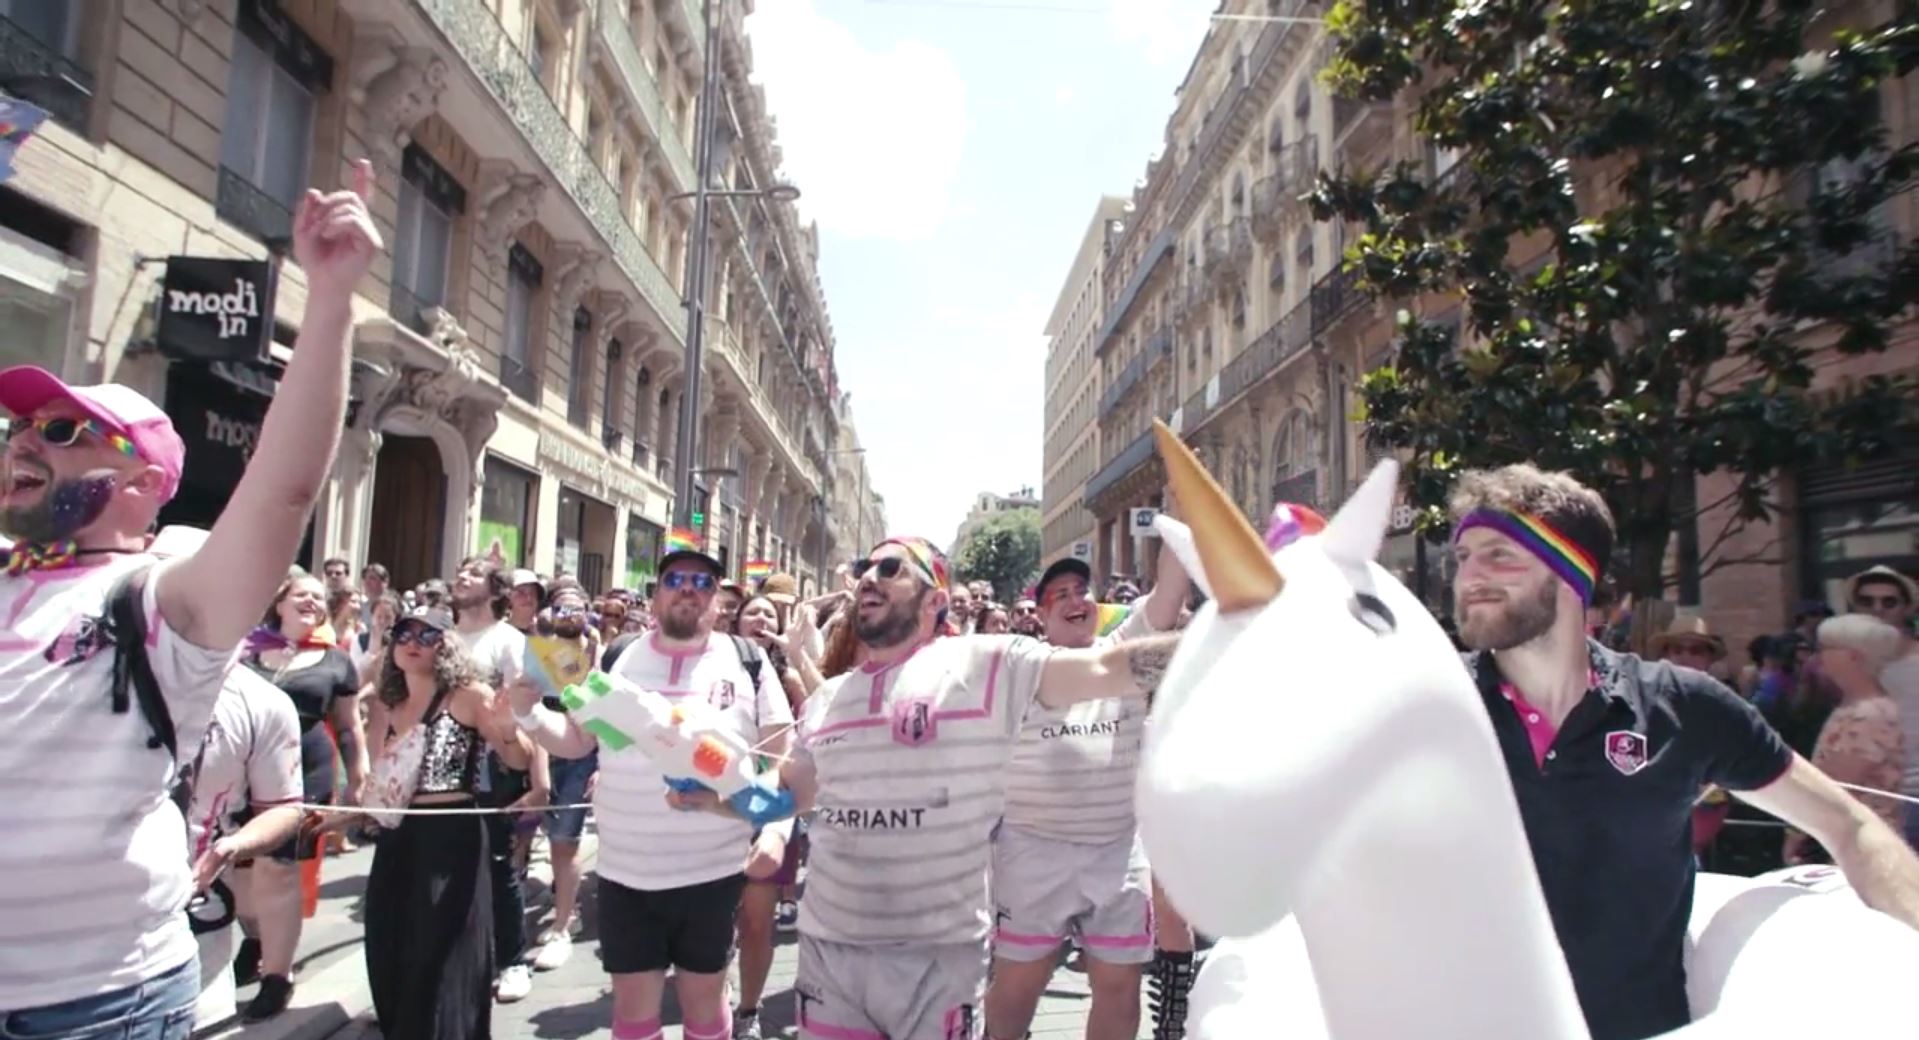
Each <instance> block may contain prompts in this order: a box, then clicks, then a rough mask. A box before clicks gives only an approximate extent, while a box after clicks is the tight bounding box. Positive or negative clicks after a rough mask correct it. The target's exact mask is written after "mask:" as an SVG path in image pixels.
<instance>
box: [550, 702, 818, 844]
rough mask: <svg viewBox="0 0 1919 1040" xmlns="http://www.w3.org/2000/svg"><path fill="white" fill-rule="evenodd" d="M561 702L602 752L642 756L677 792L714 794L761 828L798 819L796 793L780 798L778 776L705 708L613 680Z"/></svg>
mask: <svg viewBox="0 0 1919 1040" xmlns="http://www.w3.org/2000/svg"><path fill="white" fill-rule="evenodd" d="M560 701H561V703H563V704H565V705H566V710H567V712H568V714H570V715H572V716H573V718H574V720H575V721H577V722H578V723H579V725H580V728H581V729H583V730H586V731H587V732H588V733H591V734H593V737H594V739H595V740H598V741H599V742H600V747H601V748H603V749H605V750H607V751H613V752H619V751H626V750H628V749H634V750H637V751H639V753H640V754H643V755H645V756H646V757H647V758H649V759H651V760H652V761H653V764H655V765H657V766H659V767H660V771H661V772H663V773H665V774H666V782H667V786H669V787H672V788H673V789H674V790H677V791H693V790H698V789H700V788H706V789H708V790H711V791H713V792H715V793H717V794H718V795H719V796H720V797H721V798H723V799H725V800H726V803H727V804H728V805H730V806H732V807H733V810H734V811H735V812H737V813H739V814H740V816H741V817H743V818H745V819H746V821H747V822H749V823H751V824H753V825H754V826H755V827H762V826H765V825H766V824H768V823H773V822H776V821H778V820H783V819H786V818H787V817H789V816H792V815H793V792H791V791H783V790H780V789H779V780H778V777H777V776H775V775H774V774H772V773H762V772H760V770H759V769H758V767H757V766H756V765H755V759H756V756H755V754H754V751H753V748H752V746H751V745H749V744H748V743H747V742H746V739H745V738H744V737H742V736H740V735H739V734H738V733H735V732H733V731H732V730H730V729H727V728H726V727H725V726H722V725H721V724H720V720H719V718H718V717H717V715H716V713H715V712H713V710H712V709H710V708H708V707H707V706H706V705H705V704H704V703H695V704H688V705H675V704H672V703H670V702H668V701H667V699H666V698H665V697H663V696H661V695H660V694H658V693H656V692H654V691H652V690H647V689H642V688H641V687H639V686H638V685H636V684H634V683H632V682H629V681H627V680H625V679H622V678H620V677H618V676H614V675H608V674H606V673H605V672H592V673H589V674H588V675H587V677H586V680H585V681H584V682H583V683H581V684H580V685H577V686H568V687H567V688H566V689H565V690H563V691H561V692H560Z"/></svg>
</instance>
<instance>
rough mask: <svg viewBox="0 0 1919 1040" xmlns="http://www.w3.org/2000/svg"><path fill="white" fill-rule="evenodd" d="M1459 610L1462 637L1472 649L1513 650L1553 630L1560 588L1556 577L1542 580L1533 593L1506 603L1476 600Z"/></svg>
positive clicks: (1460, 635)
mask: <svg viewBox="0 0 1919 1040" xmlns="http://www.w3.org/2000/svg"><path fill="white" fill-rule="evenodd" d="M1458 614H1459V618H1460V621H1459V639H1460V642H1463V643H1465V644H1466V646H1467V647H1469V648H1471V649H1473V650H1511V649H1512V648H1513V647H1516V646H1523V645H1525V644H1526V643H1530V642H1532V641H1533V640H1535V639H1538V638H1539V637H1540V636H1543V635H1545V634H1546V633H1547V632H1549V631H1551V630H1552V627H1553V624H1554V623H1555V622H1557V621H1558V620H1559V589H1558V586H1557V581H1556V580H1547V581H1544V582H1541V583H1540V586H1539V588H1538V589H1537V590H1536V591H1535V592H1533V593H1531V594H1530V595H1524V594H1522V595H1521V596H1518V597H1515V598H1513V599H1510V600H1509V601H1507V602H1506V603H1504V604H1498V603H1484V604H1474V605H1473V607H1472V608H1471V609H1466V608H1462V609H1460V610H1459V611H1458Z"/></svg>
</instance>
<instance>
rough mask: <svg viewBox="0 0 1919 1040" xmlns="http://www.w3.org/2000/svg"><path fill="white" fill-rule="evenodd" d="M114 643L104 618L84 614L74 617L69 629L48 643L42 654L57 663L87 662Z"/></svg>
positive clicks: (67, 664)
mask: <svg viewBox="0 0 1919 1040" xmlns="http://www.w3.org/2000/svg"><path fill="white" fill-rule="evenodd" d="M112 645H113V638H112V636H111V634H110V633H109V632H108V630H107V626H106V623H105V622H104V620H103V619H101V618H92V617H87V616H86V615H84V614H83V615H81V616H80V617H77V618H74V619H73V622H72V624H70V625H68V626H67V630H66V631H65V632H62V633H61V634H60V637H59V638H58V639H55V640H54V641H53V642H52V643H51V644H50V645H48V647H47V649H46V652H45V653H44V654H43V655H42V656H44V657H45V658H46V659H47V661H48V662H50V663H52V664H57V665H65V666H72V665H77V664H85V663H86V662H87V661H88V660H90V659H91V658H92V657H93V655H94V654H97V653H99V652H100V651H102V650H105V649H107V648H109V647H111V646H112Z"/></svg>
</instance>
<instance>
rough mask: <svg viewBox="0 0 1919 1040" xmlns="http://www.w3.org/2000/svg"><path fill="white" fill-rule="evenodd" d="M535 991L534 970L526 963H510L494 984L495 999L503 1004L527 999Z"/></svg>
mask: <svg viewBox="0 0 1919 1040" xmlns="http://www.w3.org/2000/svg"><path fill="white" fill-rule="evenodd" d="M532 992H533V972H532V971H531V970H529V969H528V968H527V966H526V965H524V964H510V965H508V966H507V969H506V970H505V971H503V972H501V973H500V978H499V981H497V982H495V983H494V984H493V999H495V1000H497V1001H499V1002H500V1003H502V1004H512V1003H514V1002H516V1001H521V1000H525V999H526V998H527V995H528V994H529V993H532Z"/></svg>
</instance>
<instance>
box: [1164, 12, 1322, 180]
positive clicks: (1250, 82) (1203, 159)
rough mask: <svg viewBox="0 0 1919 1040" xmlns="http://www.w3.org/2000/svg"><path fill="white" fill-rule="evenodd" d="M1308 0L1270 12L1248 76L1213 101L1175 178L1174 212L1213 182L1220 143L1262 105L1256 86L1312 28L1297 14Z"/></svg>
mask: <svg viewBox="0 0 1919 1040" xmlns="http://www.w3.org/2000/svg"><path fill="white" fill-rule="evenodd" d="M1307 2H1308V0H1279V3H1278V5H1277V9H1275V10H1273V11H1271V12H1270V14H1271V15H1272V16H1273V18H1274V19H1275V20H1274V21H1270V22H1267V23H1266V24H1265V26H1264V27H1263V28H1262V29H1260V31H1259V36H1258V37H1257V38H1256V39H1255V40H1254V41H1253V49H1252V53H1251V55H1250V56H1249V57H1248V59H1247V61H1246V68H1245V75H1244V77H1243V78H1241V77H1235V78H1234V80H1233V83H1232V85H1231V86H1229V87H1228V88H1227V89H1226V91H1225V93H1223V94H1221V95H1220V96H1219V99H1218V100H1217V101H1215V102H1214V103H1213V107H1212V109H1211V110H1210V111H1208V112H1207V113H1206V118H1205V119H1204V120H1203V121H1202V123H1201V125H1200V130H1199V135H1198V136H1197V137H1196V138H1195V140H1194V144H1193V150H1192V153H1191V156H1190V158H1189V159H1188V160H1187V162H1186V163H1185V165H1184V166H1182V167H1181V168H1180V172H1179V180H1178V181H1177V182H1175V187H1174V189H1173V196H1172V197H1173V212H1175V213H1180V212H1185V211H1186V209H1187V206H1186V204H1187V200H1188V199H1190V198H1191V197H1192V194H1193V192H1195V191H1197V190H1199V189H1200V187H1201V185H1202V183H1209V182H1210V178H1209V176H1208V174H1209V171H1210V170H1211V169H1212V168H1213V167H1214V165H1215V163H1214V160H1216V159H1219V158H1221V156H1222V155H1223V154H1224V152H1225V149H1223V148H1221V147H1220V145H1221V139H1222V138H1224V137H1225V136H1226V132H1227V130H1228V129H1229V128H1231V127H1233V126H1235V125H1240V124H1243V123H1244V122H1245V121H1246V120H1249V119H1251V118H1253V117H1254V115H1255V114H1256V113H1255V112H1254V111H1253V110H1254V109H1255V108H1257V107H1260V106H1259V105H1258V104H1257V102H1258V100H1259V99H1258V98H1257V97H1255V96H1254V95H1255V94H1256V93H1258V92H1257V91H1256V90H1255V89H1254V87H1255V85H1257V84H1259V83H1260V82H1261V81H1262V80H1266V79H1267V76H1268V73H1269V72H1270V71H1271V70H1272V69H1273V68H1274V65H1275V61H1276V60H1277V59H1278V57H1279V55H1280V53H1281V51H1282V50H1284V49H1285V46H1286V44H1287V41H1288V40H1294V41H1299V40H1304V39H1305V38H1306V36H1307V32H1308V30H1307V29H1306V28H1305V27H1304V26H1303V25H1301V24H1300V22H1299V21H1298V20H1297V18H1298V15H1299V13H1300V9H1301V8H1303V7H1305V6H1306V3H1307ZM1268 82H1270V80H1268Z"/></svg>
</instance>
